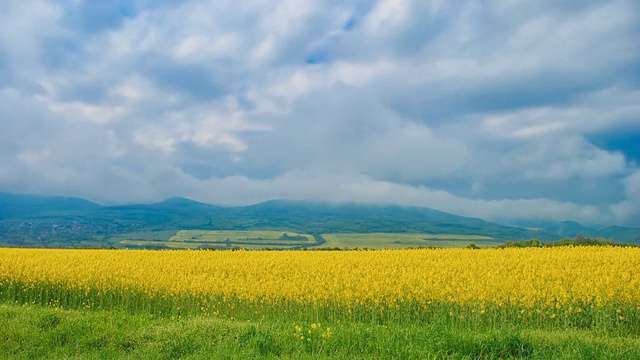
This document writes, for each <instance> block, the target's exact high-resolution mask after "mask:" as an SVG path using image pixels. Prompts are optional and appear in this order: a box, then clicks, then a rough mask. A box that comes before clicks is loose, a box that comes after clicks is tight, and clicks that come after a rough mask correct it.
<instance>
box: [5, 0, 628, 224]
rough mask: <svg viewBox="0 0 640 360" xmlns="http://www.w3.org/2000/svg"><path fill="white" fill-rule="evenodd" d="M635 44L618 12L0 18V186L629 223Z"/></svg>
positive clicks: (306, 8)
mask: <svg viewBox="0 0 640 360" xmlns="http://www.w3.org/2000/svg"><path fill="white" fill-rule="evenodd" d="M639 38H640V5H639V4H638V3H637V1H634V0H613V1H608V2H604V3H603V2H601V1H563V2H558V1H533V0H531V1H528V0H525V1H518V2H513V1H506V0H505V1H493V2H491V3H485V2H479V1H458V2H451V1H437V0H432V1H411V0H394V1H378V2H370V1H357V0H355V1H348V2H344V1H312V0H304V1H299V0H290V1H286V0H285V1H278V2H269V1H260V0H256V1H246V2H243V4H242V6H239V5H238V4H237V3H236V2H230V1H215V2H205V1H184V2H157V1H154V2H151V1H144V0H141V1H136V2H128V1H113V2H104V3H103V2H88V1H87V2H82V1H46V0H29V1H9V2H5V3H3V4H1V5H0V125H1V127H2V131H0V190H3V191H19V192H35V193H48V194H50V193H54V194H64V195H74V196H81V197H87V198H90V199H94V200H97V201H102V202H132V201H153V200H158V199H162V198H165V197H168V196H188V197H191V198H194V199H197V200H201V201H205V202H211V203H219V204H220V203H223V204H247V203H254V202H258V201H262V200H268V199H274V198H289V199H313V200H331V201H362V202H380V203H400V204H411V205H420V206H429V207H433V208H436V209H440V210H444V211H449V212H454V213H459V214H463V215H470V216H478V217H482V218H487V219H493V220H500V221H505V222H518V221H522V220H529V221H541V222H542V221H549V220H564V219H575V220H579V221H582V222H585V223H587V224H592V225H600V226H603V225H610V224H624V225H632V226H633V225H634V226H638V225H640V170H639V169H638V161H640V154H639V153H638V151H639V148H638V146H637V144H638V142H640V75H639V74H640V72H639V71H638V69H640V46H639V45H638V41H637V39H639ZM636 139H637V141H635V140H636Z"/></svg>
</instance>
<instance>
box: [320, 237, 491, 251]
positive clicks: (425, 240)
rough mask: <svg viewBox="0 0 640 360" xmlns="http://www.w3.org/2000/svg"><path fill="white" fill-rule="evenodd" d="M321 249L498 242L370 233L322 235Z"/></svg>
mask: <svg viewBox="0 0 640 360" xmlns="http://www.w3.org/2000/svg"><path fill="white" fill-rule="evenodd" d="M322 237H323V238H324V239H325V240H326V241H327V242H326V243H325V244H323V245H322V247H330V248H333V247H337V248H370V249H395V248H407V247H419V246H422V247H429V246H434V247H440V248H454V247H458V248H462V247H466V246H467V245H469V244H471V243H474V244H476V245H478V246H480V247H488V246H497V245H499V244H500V242H498V241H495V240H494V239H493V238H490V237H488V236H480V235H451V234H411V233H371V234H364V233H359V234H350V233H346V234H323V235H322Z"/></svg>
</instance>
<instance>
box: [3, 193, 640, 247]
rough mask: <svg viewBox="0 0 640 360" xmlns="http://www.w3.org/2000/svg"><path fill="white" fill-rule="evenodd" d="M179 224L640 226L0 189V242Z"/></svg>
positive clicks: (165, 229) (52, 240)
mask: <svg viewBox="0 0 640 360" xmlns="http://www.w3.org/2000/svg"><path fill="white" fill-rule="evenodd" d="M178 230H277V231H291V232H297V233H305V234H339V233H407V234H411V233H414V234H415V233H423V234H452V235H469V236H484V237H490V238H493V239H495V240H496V241H502V242H504V241H507V240H515V241H517V240H524V239H532V238H535V239H539V240H541V241H555V240H559V239H561V238H563V237H574V236H575V235H577V234H583V235H588V236H602V237H605V238H613V239H615V240H616V241H618V242H631V243H638V244H640V229H636V228H624V227H609V228H606V229H602V230H594V229H591V228H587V227H584V226H582V225H580V224H578V223H576V222H569V221H565V222H562V223H559V224H556V225H554V226H550V227H548V228H546V229H544V230H532V229H525V228H521V227H515V226H505V225H500V224H497V223H493V222H490V221H485V220H482V219H478V218H470V217H464V216H458V215H454V214H449V213H446V212H442V211H437V210H434V209H429V208H424V207H415V206H398V205H370V204H357V203H324V202H308V201H289V200H273V201H267V202H263V203H260V204H255V205H251V206H236V207H220V206H213V205H209V204H204V203H201V202H197V201H193V200H190V199H185V198H170V199H167V200H164V201H161V202H158V203H153V204H133V205H119V206H101V205H99V204H96V203H93V202H90V201H87V200H83V199H77V198H66V197H55V196H52V197H49V196H34V195H19V194H3V193H0V245H5V246H46V247H57V246H60V247H68V246H78V247H104V246H110V245H111V244H113V242H112V239H114V238H116V237H117V238H119V239H122V236H123V234H131V233H137V234H142V233H145V232H146V233H149V232H152V233H162V234H163V236H164V237H166V234H171V233H172V232H173V233H174V234H175V232H176V231H178ZM140 236H142V237H144V236H145V235H140Z"/></svg>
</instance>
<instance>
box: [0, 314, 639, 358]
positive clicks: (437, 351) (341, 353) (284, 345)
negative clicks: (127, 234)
mask: <svg viewBox="0 0 640 360" xmlns="http://www.w3.org/2000/svg"><path fill="white" fill-rule="evenodd" d="M0 321H2V323H3V326H2V327H0V339H2V341H0V354H1V355H0V357H2V358H7V359H8V358H11V359H36V358H41V359H45V358H46V359H50V358H84V359H87V358H132V359H176V358H186V359H190V358H191V359H198V358H210V359H211V358H216V359H225V358H227V359H237V358H285V359H286V358H294V359H299V358H309V359H311V358H334V359H340V358H345V359H347V358H362V357H364V358H397V359H409V358H411V359H419V358H426V359H436V358H438V359H439V358H450V359H505V358H532V359H552V358H553V359H638V358H640V355H639V354H640V340H639V339H638V337H637V336H630V335H626V336H625V335H621V334H616V333H615V332H614V333H611V332H609V331H601V330H598V329H592V330H579V329H552V328H528V327H521V326H518V325H517V324H504V325H501V326H497V327H473V328H469V327H467V326H465V325H464V324H463V323H456V322H453V323H451V322H449V321H437V320H436V321H434V322H433V323H430V324H422V323H404V324H398V323H387V324H385V325H381V324H375V323H371V322H359V321H356V322H343V323H338V324H336V325H335V326H334V327H333V328H331V330H330V332H331V336H330V337H328V338H327V337H322V336H320V335H319V334H326V328H325V327H324V326H323V325H319V326H316V325H314V324H315V323H304V322H300V323H299V324H294V322H293V321H291V319H289V318H288V317H287V316H281V317H274V318H267V319H262V320H259V321H256V320H240V319H236V320H230V319H228V318H219V317H188V318H175V317H173V318H172V317H157V316H153V315H150V314H142V313H138V314H127V313H124V312H121V311H106V310H61V309H59V308H50V307H43V306H33V305H7V304H3V305H0ZM296 326H297V327H298V329H302V332H303V333H305V334H308V332H309V331H311V334H310V339H311V340H310V341H301V340H300V339H299V335H297V333H298V331H297V330H298V329H297V328H296Z"/></svg>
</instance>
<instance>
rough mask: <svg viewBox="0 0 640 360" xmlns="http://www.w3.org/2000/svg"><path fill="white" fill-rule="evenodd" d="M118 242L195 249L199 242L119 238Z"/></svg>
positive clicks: (147, 246) (140, 245)
mask: <svg viewBox="0 0 640 360" xmlns="http://www.w3.org/2000/svg"><path fill="white" fill-rule="evenodd" d="M119 244H121V245H124V246H127V245H133V246H135V247H145V248H169V249H197V248H199V247H200V246H201V244H195V243H188V242H182V243H179V242H172V241H156V240H127V239H125V240H120V242H119Z"/></svg>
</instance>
